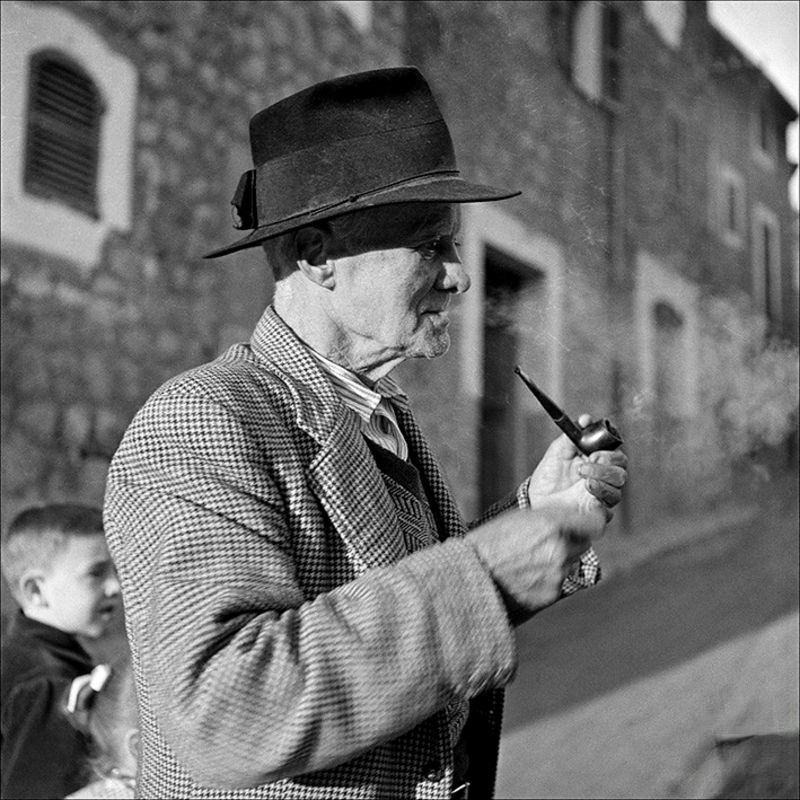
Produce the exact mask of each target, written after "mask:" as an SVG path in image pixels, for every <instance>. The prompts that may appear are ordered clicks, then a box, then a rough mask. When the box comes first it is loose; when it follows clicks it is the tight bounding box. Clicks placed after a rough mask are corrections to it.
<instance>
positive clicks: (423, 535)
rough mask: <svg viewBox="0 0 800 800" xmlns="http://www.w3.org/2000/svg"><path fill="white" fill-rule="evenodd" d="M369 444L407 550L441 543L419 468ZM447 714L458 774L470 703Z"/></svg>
mask: <svg viewBox="0 0 800 800" xmlns="http://www.w3.org/2000/svg"><path fill="white" fill-rule="evenodd" d="M365 441H366V443H367V445H368V447H369V449H370V452H371V453H372V455H373V457H374V458H375V463H376V464H377V465H378V469H380V471H381V475H382V476H383V480H384V483H385V484H386V489H387V491H388V492H389V497H391V498H392V502H393V503H394V506H395V508H396V509H397V520H398V522H399V523H400V530H401V531H402V533H403V539H404V541H405V545H406V551H407V552H408V553H413V552H415V551H416V550H421V549H422V548H423V547H429V546H430V545H432V544H435V543H436V542H438V541H440V536H439V532H438V530H437V526H436V519H435V517H434V515H433V512H432V510H431V503H430V500H429V499H428V496H427V494H426V491H425V486H424V484H423V482H422V479H421V478H420V474H419V471H418V470H417V468H416V467H415V466H414V465H413V464H412V463H410V462H409V461H404V460H403V459H402V458H399V457H398V456H396V455H395V454H394V453H392V452H390V451H389V450H385V449H384V448H383V447H381V446H380V445H378V444H375V443H374V442H372V441H370V440H369V439H367V438H366V437H365ZM445 712H446V714H447V724H448V728H449V730H450V742H451V745H452V747H453V751H454V760H455V765H456V771H457V773H458V772H460V771H463V770H464V769H465V767H466V765H465V764H464V759H465V757H466V756H465V753H464V752H463V748H461V747H460V746H459V738H460V736H461V732H462V730H463V728H464V723H465V722H466V721H467V717H468V716H469V703H468V702H467V701H466V700H456V701H452V702H450V703H448V704H447V706H446V707H445ZM458 782H459V779H458V777H456V782H455V783H454V785H455V786H457V785H458Z"/></svg>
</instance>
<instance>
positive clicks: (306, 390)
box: [250, 306, 410, 444]
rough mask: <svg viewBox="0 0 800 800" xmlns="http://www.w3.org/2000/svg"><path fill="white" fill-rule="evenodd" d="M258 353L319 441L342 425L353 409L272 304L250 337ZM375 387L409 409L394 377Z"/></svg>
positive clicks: (302, 424) (300, 422) (302, 423)
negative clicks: (344, 401)
mask: <svg viewBox="0 0 800 800" xmlns="http://www.w3.org/2000/svg"><path fill="white" fill-rule="evenodd" d="M250 347H251V348H252V349H253V352H254V353H255V354H256V356H257V357H259V358H262V359H265V360H266V361H268V362H269V363H270V365H271V370H270V371H271V372H272V373H273V374H274V375H276V377H278V378H280V379H281V380H282V381H283V383H284V384H285V386H286V388H287V389H288V390H289V392H290V393H291V395H292V399H293V401H294V404H295V408H296V412H297V424H298V425H299V426H300V427H301V428H302V429H303V430H304V431H306V433H308V434H309V435H310V436H312V437H313V438H314V439H316V440H317V441H318V442H319V443H320V444H322V443H324V442H326V441H327V440H328V439H329V438H330V436H331V435H333V434H334V432H336V431H338V430H339V429H340V428H341V425H342V421H343V417H349V416H350V414H351V412H350V411H349V409H347V408H346V406H345V404H344V403H343V402H342V400H341V397H340V396H339V393H338V392H337V391H336V389H335V388H334V386H333V384H332V383H331V380H330V378H329V377H328V375H327V374H326V372H325V370H324V369H323V368H322V366H321V365H320V364H319V362H318V360H317V359H316V358H315V357H314V355H313V354H312V353H311V352H310V351H309V349H308V345H306V344H305V343H304V342H303V341H302V340H301V339H300V338H298V336H297V334H296V333H295V332H294V331H293V330H292V329H291V328H290V327H289V326H288V325H287V324H286V323H285V322H284V321H283V320H282V319H281V317H280V316H279V315H278V313H277V312H276V311H275V308H274V306H269V307H268V308H267V310H266V311H265V312H264V314H263V315H262V316H261V319H260V320H259V321H258V324H257V325H256V328H255V330H254V331H253V335H252V336H251V338H250ZM376 389H377V390H378V391H380V392H382V393H385V394H386V395H387V396H389V397H391V400H392V402H393V403H394V404H395V405H396V406H399V407H400V408H402V409H405V410H407V411H409V412H410V406H409V402H408V397H407V395H406V394H405V393H404V392H403V391H402V389H400V387H399V386H398V385H397V384H396V383H395V382H394V381H392V380H391V379H388V380H387V379H385V378H384V379H382V381H379V382H378V385H377V386H376Z"/></svg>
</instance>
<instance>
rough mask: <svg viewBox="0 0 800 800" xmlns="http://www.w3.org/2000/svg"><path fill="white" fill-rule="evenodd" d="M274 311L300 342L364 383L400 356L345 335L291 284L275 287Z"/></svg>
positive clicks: (384, 372) (386, 370)
mask: <svg viewBox="0 0 800 800" xmlns="http://www.w3.org/2000/svg"><path fill="white" fill-rule="evenodd" d="M274 306H275V312H276V313H277V314H278V316H279V317H280V318H281V319H282V320H283V321H284V322H285V323H286V324H287V325H288V326H289V327H290V328H291V329H292V331H294V333H295V335H296V336H297V337H298V339H300V340H301V341H302V342H303V343H304V344H306V345H307V346H308V347H310V348H311V349H312V350H315V351H316V352H317V353H319V354H320V355H321V356H324V357H325V358H327V359H328V360H329V361H333V362H334V364H339V365H340V366H342V367H344V368H345V369H348V370H350V372H353V373H355V374H356V375H358V376H359V377H360V378H361V379H362V380H364V381H366V383H367V384H368V385H374V384H375V383H376V382H377V381H379V380H380V379H381V378H383V377H384V376H385V375H388V374H389V373H390V372H391V371H392V370H393V369H394V368H395V367H396V366H397V365H398V364H401V363H402V362H403V361H404V359H403V358H400V357H397V356H395V357H393V358H392V357H390V356H389V355H388V354H383V353H376V352H375V349H374V346H372V344H371V343H370V342H368V341H360V340H357V339H354V338H353V337H352V336H348V335H347V333H346V332H345V331H342V330H341V329H340V328H339V327H337V326H336V324H335V323H334V322H333V321H332V320H331V319H330V317H329V316H328V315H327V314H326V313H325V311H324V309H320V308H318V307H317V304H316V303H314V302H313V300H312V298H307V297H304V298H300V297H298V293H297V292H296V291H293V287H292V286H291V285H279V286H278V287H276V291H275V300H274Z"/></svg>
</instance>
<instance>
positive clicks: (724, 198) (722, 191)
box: [716, 163, 747, 249]
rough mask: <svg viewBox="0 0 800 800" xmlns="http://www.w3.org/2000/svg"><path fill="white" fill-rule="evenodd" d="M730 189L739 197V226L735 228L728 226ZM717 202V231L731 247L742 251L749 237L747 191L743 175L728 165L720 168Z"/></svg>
mask: <svg viewBox="0 0 800 800" xmlns="http://www.w3.org/2000/svg"><path fill="white" fill-rule="evenodd" d="M730 189H734V190H735V191H736V193H737V196H738V203H737V205H738V213H737V217H738V219H737V223H738V224H737V225H736V227H735V228H731V227H730V225H729V224H728V222H729V211H730V207H729V196H730ZM717 201H718V205H717V208H718V213H717V220H716V222H717V230H718V231H719V232H720V234H721V235H722V238H723V240H724V241H725V243H726V244H727V245H728V246H729V247H734V248H737V249H741V248H742V247H743V246H744V243H745V238H746V235H747V191H746V186H745V181H744V178H743V177H742V174H741V173H740V172H739V171H738V170H736V169H734V168H733V167H732V166H731V165H730V164H727V163H723V164H721V165H720V168H719V178H718V194H717Z"/></svg>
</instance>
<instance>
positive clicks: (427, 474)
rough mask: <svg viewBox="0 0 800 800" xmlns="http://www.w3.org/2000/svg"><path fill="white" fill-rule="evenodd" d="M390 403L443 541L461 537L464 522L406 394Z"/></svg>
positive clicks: (464, 531) (464, 528)
mask: <svg viewBox="0 0 800 800" xmlns="http://www.w3.org/2000/svg"><path fill="white" fill-rule="evenodd" d="M392 402H393V404H394V407H395V413H396V415H397V421H398V422H399V423H400V428H401V430H402V431H403V436H405V437H406V441H407V442H408V447H409V450H410V451H411V458H412V460H413V461H414V463H415V464H416V465H417V468H418V469H419V470H420V472H421V473H422V477H423V480H424V481H425V484H426V485H427V487H428V490H429V491H430V492H431V494H432V495H433V499H434V505H435V508H434V509H433V513H434V516H435V517H436V521H437V522H438V523H439V528H440V531H441V534H442V538H447V537H449V536H463V535H464V534H465V533H466V530H467V529H466V525H465V524H464V519H463V517H462V516H461V513H460V512H459V510H458V507H457V506H456V504H455V501H454V500H453V497H452V495H451V494H450V490H449V489H448V488H447V483H446V481H445V479H444V477H443V476H442V472H441V470H440V469H439V464H438V463H437V461H436V459H435V458H434V456H433V453H431V451H430V448H429V447H428V443H427V442H426V441H425V437H424V436H423V435H422V431H420V429H419V426H418V425H417V422H416V420H415V419H414V415H413V414H412V413H411V408H410V406H409V404H408V399H407V398H406V397H405V395H400V396H395V397H393V398H392Z"/></svg>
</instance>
